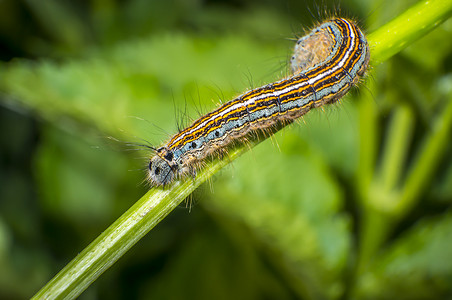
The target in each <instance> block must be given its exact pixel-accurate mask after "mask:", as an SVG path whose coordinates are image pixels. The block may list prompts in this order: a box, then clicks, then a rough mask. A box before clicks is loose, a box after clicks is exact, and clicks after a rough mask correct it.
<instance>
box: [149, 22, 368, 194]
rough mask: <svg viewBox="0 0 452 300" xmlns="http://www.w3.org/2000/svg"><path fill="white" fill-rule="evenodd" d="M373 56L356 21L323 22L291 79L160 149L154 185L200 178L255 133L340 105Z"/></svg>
mask: <svg viewBox="0 0 452 300" xmlns="http://www.w3.org/2000/svg"><path fill="white" fill-rule="evenodd" d="M369 58H370V53H369V45H368V43H367V40H366V38H365V36H364V34H363V32H362V31H361V30H360V29H359V28H358V27H357V25H356V24H355V23H354V22H353V21H351V20H348V19H345V18H335V19H331V20H328V21H326V22H323V23H321V24H320V25H319V26H317V27H316V28H314V29H312V30H311V31H310V32H309V33H308V34H307V35H305V36H304V37H302V38H300V39H299V40H298V41H297V43H296V46H295V49H294V55H293V56H292V58H291V67H292V71H293V75H292V76H290V77H288V78H285V79H282V80H280V81H277V82H274V83H270V84H267V85H265V86H262V87H259V88H256V89H253V90H250V91H248V92H246V93H244V94H242V95H240V96H238V97H237V98H235V99H233V100H231V101H229V102H226V103H224V104H223V105H221V106H220V107H218V108H217V109H215V110H213V111H212V112H209V113H208V114H206V115H204V116H202V117H200V118H199V119H198V120H196V121H195V122H194V123H193V124H191V125H190V126H188V127H187V128H185V129H184V130H182V131H181V132H179V133H177V134H176V135H174V136H173V137H172V138H171V139H170V140H169V141H168V142H167V143H166V144H164V145H163V146H161V147H160V148H157V149H155V155H154V156H153V157H152V158H151V159H150V162H149V170H148V180H149V182H150V184H151V185H152V186H165V185H168V184H170V183H172V182H173V181H174V180H175V179H178V178H182V177H184V176H186V175H189V174H190V175H192V176H195V175H196V172H197V170H199V168H201V167H202V166H203V164H204V163H205V160H206V159H207V158H209V157H214V156H222V155H223V154H224V153H227V150H228V148H229V147H231V146H232V145H236V144H240V143H244V142H246V141H248V140H249V138H250V137H251V136H252V135H253V134H254V135H256V134H259V133H261V132H264V133H267V132H270V133H272V130H273V129H276V128H279V127H284V126H286V125H287V124H290V123H292V122H293V121H295V120H296V119H297V118H299V117H301V116H302V115H304V114H306V113H307V112H308V111H309V110H311V109H312V108H316V107H319V106H322V105H325V104H331V103H334V102H336V101H337V100H339V99H340V98H341V97H343V96H344V95H345V94H346V93H347V92H348V91H349V90H350V88H351V87H352V86H354V85H356V84H357V83H358V81H359V80H360V78H361V77H362V76H363V75H364V74H365V71H366V69H367V67H368V64H369ZM273 132H274V130H273Z"/></svg>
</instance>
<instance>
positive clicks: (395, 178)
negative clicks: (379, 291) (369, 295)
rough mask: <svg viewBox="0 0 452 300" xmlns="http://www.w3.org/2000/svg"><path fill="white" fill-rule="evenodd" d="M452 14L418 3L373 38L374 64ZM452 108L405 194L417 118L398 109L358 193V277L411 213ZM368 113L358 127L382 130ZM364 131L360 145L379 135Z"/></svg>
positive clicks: (441, 6) (449, 7) (364, 151)
mask: <svg viewBox="0 0 452 300" xmlns="http://www.w3.org/2000/svg"><path fill="white" fill-rule="evenodd" d="M451 15H452V1H451V0H446V1H440V0H436V1H420V2H419V3H417V4H416V5H414V6H413V7H411V8H410V9H408V10H407V11H406V12H404V13H403V14H401V15H400V16H399V17H397V18H396V19H394V20H392V21H390V22H389V23H387V24H386V25H384V26H382V27H381V28H379V29H378V30H377V31H375V32H374V33H372V34H370V35H369V43H370V45H371V49H372V62H373V64H374V65H376V64H378V63H381V62H383V61H384V60H386V59H388V58H389V57H391V56H392V55H394V54H396V53H397V52H399V51H401V50H402V49H404V48H405V47H407V46H408V45H410V44H411V43H413V42H414V41H415V40H417V39H418V38H419V37H421V36H422V35H424V34H425V33H427V32H429V31H430V30H431V29H432V28H434V27H435V26H437V25H438V24H440V23H442V22H443V21H445V20H447V19H448V18H449V17H450V16H451ZM403 36H405V37H403ZM381 44H386V46H385V47H380V45H381ZM451 105H452V104H451V103H449V104H448V106H447V108H446V110H445V112H444V114H443V115H442V116H441V117H440V118H439V121H438V123H437V124H436V126H435V128H434V133H433V135H432V136H431V137H430V138H429V139H428V141H427V142H426V146H425V147H424V148H423V149H422V151H421V152H420V155H419V158H418V159H417V160H415V162H414V163H413V166H412V168H411V169H410V170H409V172H408V174H409V175H408V177H407V179H406V181H405V182H404V183H403V184H402V189H399V188H397V184H400V183H401V182H400V176H401V174H400V170H401V166H402V165H403V164H404V163H405V162H406V154H407V147H408V143H409V137H410V135H411V133H412V127H413V122H414V116H413V114H412V113H411V112H410V110H409V108H407V107H405V106H400V107H398V108H397V109H396V112H395V115H394V119H393V122H392V124H391V126H390V129H389V137H388V139H387V141H386V146H385V151H384V155H383V159H382V163H381V166H382V167H381V169H380V172H379V173H378V174H377V177H375V178H373V179H371V180H369V179H368V178H367V177H369V176H372V175H371V174H369V172H367V173H366V175H367V176H366V178H367V180H366V183H367V184H365V185H364V183H362V180H361V183H362V184H361V186H360V187H358V189H359V194H360V195H361V196H362V197H363V198H362V199H361V201H362V205H363V217H362V219H363V224H361V225H362V226H361V228H362V229H361V233H360V236H361V241H360V250H359V251H360V252H359V255H358V263H357V274H358V275H357V276H359V275H360V274H361V273H362V272H363V271H364V270H365V268H366V266H367V265H368V263H369V262H370V261H371V259H372V257H374V255H375V253H376V251H378V249H379V248H380V246H381V244H382V243H383V242H384V240H385V239H386V237H387V234H388V233H389V232H390V230H391V228H392V226H394V224H395V223H397V221H398V220H400V218H402V217H403V216H404V215H405V214H406V213H407V212H408V211H409V208H411V207H412V206H413V205H414V203H415V201H416V200H417V199H418V197H417V196H418V195H419V191H420V190H421V189H422V187H424V186H425V184H427V183H428V180H429V177H430V176H431V174H432V172H433V171H434V170H435V168H436V166H437V163H438V160H439V158H440V157H441V156H440V152H441V147H442V146H443V145H444V143H446V142H447V137H448V136H447V134H449V132H450V127H451V120H450V118H451V116H450V114H451V113H452V112H451V110H452V109H451V108H450V106H451ZM364 108H365V109H361V110H360V114H364V115H365V116H367V117H362V118H361V119H360V121H361V122H360V127H361V126H363V127H364V128H367V129H369V130H377V128H378V126H369V125H368V124H366V123H367V122H369V121H371V122H372V121H375V120H373V119H367V118H368V117H369V116H371V115H372V114H376V112H375V111H373V109H372V107H371V106H369V105H366V106H365V107H364ZM360 132H361V140H366V139H367V138H368V137H369V136H371V137H373V138H375V136H378V133H377V132H376V131H375V132H373V133H372V132H364V131H363V130H361V131H360ZM360 150H361V155H362V156H363V157H370V158H368V159H366V160H364V161H363V162H367V163H368V164H369V163H371V162H370V161H371V160H372V161H373V162H374V161H375V156H374V155H375V150H374V149H370V147H363V146H361V149H360ZM366 169H369V168H366ZM369 170H370V169H369ZM369 170H368V171H369ZM360 176H361V174H360Z"/></svg>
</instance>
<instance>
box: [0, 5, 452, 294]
mask: <svg viewBox="0 0 452 300" xmlns="http://www.w3.org/2000/svg"><path fill="white" fill-rule="evenodd" d="M318 2H320V3H318ZM415 2H416V1H397V2H395V1H386V0H375V1H374V0H368V1H358V0H355V1H353V0H350V1H342V2H341V3H340V4H338V1H326V0H322V1H317V3H316V2H315V1H307V2H304V1H294V0H284V1H280V2H278V1H257V0H248V1H238V0H235V1H221V0H212V1H199V0H188V1H185V0H170V1H155V0H154V1H152V0H151V1H146V0H132V1H119V0H91V1H88V0H85V1H69V0H66V1H58V0H46V1H38V0H22V1H14V0H9V1H7V0H3V1H0V45H1V47H0V59H1V60H2V61H1V63H0V126H1V133H0V145H1V146H0V299H26V298H29V297H31V296H32V295H33V294H34V293H36V292H37V291H38V290H39V289H40V288H41V287H42V286H43V285H44V284H45V283H46V282H47V281H48V280H50V279H51V278H52V277H53V276H54V275H55V274H56V273H57V272H58V271H59V270H60V269H61V268H63V267H64V266H65V265H66V264H67V263H68V262H69V261H70V260H72V259H73V258H74V257H75V256H76V255H77V253H79V252H80V251H81V250H83V248H84V247H86V246H87V245H88V244H89V243H90V242H91V241H92V240H94V239H95V238H96V237H97V236H98V235H99V234H100V233H101V232H102V231H103V230H104V229H105V228H107V227H108V226H109V225H110V224H111V223H112V222H113V221H114V220H115V219H116V218H118V217H119V216H120V215H121V214H122V213H123V212H125V211H126V210H127V209H128V208H129V207H130V206H131V205H132V204H133V203H134V202H135V201H136V200H137V199H139V198H140V197H141V196H142V195H143V194H144V193H145V192H146V190H147V189H146V186H145V184H143V183H142V182H143V179H144V177H145V173H144V169H145V168H146V164H147V163H146V160H147V158H148V157H149V155H151V153H149V152H146V151H135V150H134V149H135V148H136V147H133V146H130V145H128V143H143V141H146V142H149V143H151V144H153V145H155V146H158V145H159V144H161V143H162V142H164V141H165V140H166V139H168V138H169V137H170V135H171V134H172V133H174V132H176V130H177V124H178V123H179V124H187V123H188V122H190V120H192V119H194V118H196V117H198V116H199V114H202V113H205V112H207V111H209V110H210V109H212V108H213V107H215V106H216V105H217V104H218V103H219V101H220V100H223V101H227V100H229V99H231V98H232V97H234V96H236V95H238V94H240V93H241V92H243V91H245V90H247V89H249V88H252V87H257V86H259V85H261V84H265V83H268V82H271V81H273V80H275V79H278V78H282V77H283V76H285V75H287V74H288V66H287V61H288V57H290V55H291V51H292V47H293V39H294V38H295V37H297V36H300V35H301V34H302V33H303V29H304V28H309V27H310V26H312V25H313V24H315V23H316V22H318V21H319V20H321V19H324V18H325V17H326V16H329V15H331V14H335V13H336V14H339V15H342V16H352V17H354V18H356V19H357V20H359V24H360V25H361V26H362V27H363V28H365V29H366V31H367V32H372V31H373V30H375V29H377V28H378V27H379V26H381V25H382V24H384V23H385V22H387V21H389V20H391V19H392V18H394V17H396V16H397V15H398V14H400V13H401V12H403V11H404V10H405V9H406V8H408V7H409V6H410V5H412V4H413V3H415ZM451 36H452V22H451V20H449V21H447V22H446V23H444V24H443V25H441V26H440V27H439V28H437V29H436V30H435V31H433V32H431V33H430V34H429V35H428V36H426V37H424V38H423V39H421V40H420V41H418V42H416V43H415V44H413V45H411V46H410V47H409V48H407V49H405V50H404V51H403V52H402V53H400V54H398V55H397V56H395V57H393V58H392V59H391V60H390V61H387V62H385V63H384V64H382V65H379V66H374V67H373V68H372V70H371V72H370V75H369V77H368V78H367V80H366V82H365V84H363V85H361V86H360V88H359V90H355V91H353V92H352V93H351V95H347V96H346V97H345V98H344V100H343V101H341V102H340V103H339V104H337V105H333V106H331V107H328V108H325V110H324V111H322V110H318V111H313V112H311V113H309V115H307V116H306V117H304V118H303V121H302V122H300V124H296V125H294V126H291V127H289V128H287V129H285V130H283V131H282V132H280V133H278V134H277V135H276V137H275V138H273V139H269V140H267V141H265V142H264V143H262V144H260V145H259V146H257V147H256V148H254V149H253V150H252V151H250V152H249V153H247V154H246V155H244V156H243V157H241V158H240V159H238V160H236V161H235V162H233V164H231V165H230V166H229V167H227V168H225V169H223V170H222V171H221V172H220V174H217V175H215V176H214V177H213V179H212V180H211V181H210V182H209V183H206V184H204V185H203V186H202V187H201V188H200V189H198V190H197V191H196V192H195V193H194V195H192V196H191V197H190V199H188V202H187V205H185V204H184V205H181V206H180V207H179V208H178V209H176V210H175V211H174V212H173V213H171V214H170V215H169V216H168V217H167V218H166V219H165V220H164V221H163V222H162V223H161V224H159V225H158V226H157V227H156V228H155V229H154V230H152V231H151V232H150V233H149V234H148V235H147V236H146V237H145V238H144V239H142V240H141V241H140V242H139V243H138V244H137V245H136V246H135V247H133V248H132V250H131V251H129V252H128V253H127V254H126V255H125V256H124V257H123V258H121V259H120V260H119V261H118V262H117V263H116V264H115V265H114V266H113V267H112V268H111V269H109V270H108V271H107V272H105V273H104V274H103V275H102V276H101V277H100V278H99V279H98V280H97V281H95V282H94V284H92V285H91V286H90V287H89V288H88V289H87V290H86V291H85V292H84V293H83V294H82V295H81V296H80V299H150V298H153V299H394V298H397V299H449V298H452V215H451V210H450V205H451V202H452V146H451V143H450V141H451V140H452V139H451V136H452V135H451V130H450V128H451V121H450V120H451V115H452V110H451V104H450V103H451V100H452V39H451ZM425 157H426V158H425ZM423 158H425V159H424V160H423Z"/></svg>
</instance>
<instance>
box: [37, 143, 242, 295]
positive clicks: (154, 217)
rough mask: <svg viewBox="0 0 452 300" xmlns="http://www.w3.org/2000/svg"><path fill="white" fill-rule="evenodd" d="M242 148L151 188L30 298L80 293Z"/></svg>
mask: <svg viewBox="0 0 452 300" xmlns="http://www.w3.org/2000/svg"><path fill="white" fill-rule="evenodd" d="M245 151H246V148H242V149H237V150H235V151H232V152H231V153H230V154H229V156H228V159H223V160H221V161H217V162H215V163H211V164H209V165H208V166H207V167H206V168H205V169H203V171H202V172H200V173H199V174H198V176H196V178H187V179H185V180H184V181H182V182H175V183H174V184H173V185H171V186H170V187H168V188H164V189H161V188H160V189H159V188H157V189H151V190H150V191H149V192H147V193H146V194H145V195H144V196H143V197H142V198H141V199H140V200H138V201H137V202H136V203H135V204H134V205H133V206H132V207H131V208H130V209H129V210H128V211H127V212H126V213H124V214H123V215H122V216H121V217H120V218H119V219H117V220H116V221H115V222H114V223H113V224H112V225H111V226H110V227H108V229H107V230H105V231H104V232H103V233H102V234H101V235H100V236H99V237H97V239H95V240H94V241H93V242H92V243H91V244H90V245H89V246H88V247H86V248H85V249H84V250H83V251H82V252H81V253H80V254H79V255H77V257H75V258H74V259H73V260H72V261H71V262H70V263H69V264H68V265H66V267H64V268H63V269H62V270H61V271H60V272H59V273H58V274H57V275H56V276H55V277H54V278H53V279H52V280H51V281H49V282H48V283H47V284H46V285H45V286H44V287H43V288H42V289H41V290H40V291H39V292H38V293H37V294H36V295H35V296H34V297H33V299H74V298H75V297H77V296H78V295H80V293H82V292H83V291H84V290H85V289H86V288H87V287H88V286H89V285H90V284H91V283H92V282H93V281H94V280H96V278H97V277H99V276H100V275H101V274H102V273H103V272H104V271H105V270H106V269H108V268H109V267H110V266H111V265H112V264H113V263H115V262H116V261H117V260H118V259H119V258H120V257H121V256H122V255H124V253H125V252H127V251H128V250H129V249H130V248H131V247H132V246H133V245H135V243H137V242H138V241H139V240H140V239H141V238H142V237H143V236H144V235H145V234H146V233H148V232H149V231H150V230H151V229H152V228H154V226H155V225H157V224H158V223H159V222H160V221H161V220H162V219H163V218H165V217H166V216H167V215H168V214H169V213H170V212H171V211H172V210H173V209H174V208H175V207H177V206H178V205H179V204H180V203H181V202H182V201H183V200H184V199H185V198H186V197H187V196H188V195H190V194H191V193H192V192H193V190H195V189H196V188H197V187H198V186H199V185H200V184H201V183H203V182H204V181H206V180H207V179H208V178H210V177H211V176H212V175H213V174H215V173H216V172H217V171H218V170H220V169H221V168H223V167H224V166H225V165H227V164H228V163H229V162H230V161H232V160H234V159H236V158H237V157H238V156H240V155H241V154H242V153H244V152H245Z"/></svg>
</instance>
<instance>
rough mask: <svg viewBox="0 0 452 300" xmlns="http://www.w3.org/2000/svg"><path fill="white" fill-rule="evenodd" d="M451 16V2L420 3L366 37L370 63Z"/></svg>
mask: <svg viewBox="0 0 452 300" xmlns="http://www.w3.org/2000/svg"><path fill="white" fill-rule="evenodd" d="M451 16H452V1H450V0H431V1H419V2H418V3H417V4H415V5H413V6H412V7H411V8H409V9H408V10H406V11H405V12H404V13H402V14H401V15H400V16H398V17H397V18H395V19H394V20H392V21H390V22H388V23H387V24H385V25H383V26H382V27H380V28H379V29H378V30H376V31H375V32H373V33H371V34H369V36H368V40H369V42H370V46H371V51H372V63H373V65H378V64H380V63H382V62H384V61H385V60H387V59H389V58H390V57H391V56H393V55H395V54H397V53H399V52H400V51H402V50H403V49H405V48H406V47H408V46H409V45H411V44H412V43H413V42H414V41H416V40H418V39H419V38H421V37H422V36H424V35H425V34H427V33H428V32H430V31H431V30H433V29H434V28H436V27H437V26H438V25H439V24H441V23H443V22H444V21H445V20H447V19H448V18H450V17H451Z"/></svg>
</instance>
